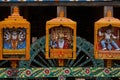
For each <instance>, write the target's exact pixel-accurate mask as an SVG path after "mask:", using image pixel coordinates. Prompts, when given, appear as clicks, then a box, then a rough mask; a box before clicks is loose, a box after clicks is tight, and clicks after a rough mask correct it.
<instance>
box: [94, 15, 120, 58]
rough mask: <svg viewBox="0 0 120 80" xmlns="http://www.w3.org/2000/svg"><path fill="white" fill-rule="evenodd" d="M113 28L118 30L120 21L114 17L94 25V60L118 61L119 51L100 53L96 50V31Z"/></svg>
mask: <svg viewBox="0 0 120 80" xmlns="http://www.w3.org/2000/svg"><path fill="white" fill-rule="evenodd" d="M109 25H111V26H114V27H117V28H119V29H120V20H119V19H117V18H114V17H110V16H109V17H104V18H101V19H100V20H98V21H96V22H95V24H94V57H95V58H96V59H120V51H109V54H108V51H102V52H100V51H99V50H98V38H97V36H98V30H99V29H100V28H102V27H104V28H105V27H106V26H109Z"/></svg>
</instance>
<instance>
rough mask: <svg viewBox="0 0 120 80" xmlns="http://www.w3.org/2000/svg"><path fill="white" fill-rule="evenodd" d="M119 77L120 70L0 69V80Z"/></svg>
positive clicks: (92, 68) (75, 68)
mask: <svg viewBox="0 0 120 80" xmlns="http://www.w3.org/2000/svg"><path fill="white" fill-rule="evenodd" d="M59 76H65V77H120V68H119V67H118V68H117V67H116V68H103V67H71V68H65V67H54V68H53V67H50V68H29V69H28V68H18V69H10V68H9V69H8V68H0V78H16V77H17V78H39V77H59Z"/></svg>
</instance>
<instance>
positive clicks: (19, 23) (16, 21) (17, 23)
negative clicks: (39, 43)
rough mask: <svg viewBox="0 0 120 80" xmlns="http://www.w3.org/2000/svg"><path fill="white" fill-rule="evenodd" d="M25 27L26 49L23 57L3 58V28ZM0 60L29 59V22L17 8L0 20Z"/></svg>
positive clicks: (14, 51) (14, 52) (13, 51)
mask: <svg viewBox="0 0 120 80" xmlns="http://www.w3.org/2000/svg"><path fill="white" fill-rule="evenodd" d="M13 27H14V28H25V29H26V49H25V58H3V31H2V30H3V28H13ZM0 42H1V45H0V60H29V59H30V23H29V22H28V21H27V20H26V19H23V17H22V16H20V15H19V9H18V8H17V7H15V8H14V12H13V14H12V15H11V16H9V17H8V18H5V20H4V21H1V22H0ZM8 52H9V51H8ZM10 52H12V54H11V55H13V54H17V52H20V50H11V51H10Z"/></svg>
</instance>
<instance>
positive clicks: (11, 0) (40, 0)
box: [0, 0, 106, 2]
mask: <svg viewBox="0 0 120 80" xmlns="http://www.w3.org/2000/svg"><path fill="white" fill-rule="evenodd" d="M38 1H39V2H42V1H45V2H47V1H53V2H57V1H60V2H65V1H106V0H0V2H38Z"/></svg>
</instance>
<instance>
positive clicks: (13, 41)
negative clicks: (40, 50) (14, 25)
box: [4, 30, 26, 49]
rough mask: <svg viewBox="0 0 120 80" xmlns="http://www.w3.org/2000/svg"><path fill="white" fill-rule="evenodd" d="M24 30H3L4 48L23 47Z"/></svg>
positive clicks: (24, 41)
mask: <svg viewBox="0 0 120 80" xmlns="http://www.w3.org/2000/svg"><path fill="white" fill-rule="evenodd" d="M25 39H26V36H25V31H24V30H4V48H5V49H24V48H25V47H26V40H25Z"/></svg>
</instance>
